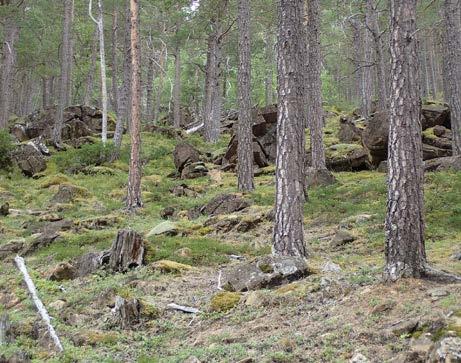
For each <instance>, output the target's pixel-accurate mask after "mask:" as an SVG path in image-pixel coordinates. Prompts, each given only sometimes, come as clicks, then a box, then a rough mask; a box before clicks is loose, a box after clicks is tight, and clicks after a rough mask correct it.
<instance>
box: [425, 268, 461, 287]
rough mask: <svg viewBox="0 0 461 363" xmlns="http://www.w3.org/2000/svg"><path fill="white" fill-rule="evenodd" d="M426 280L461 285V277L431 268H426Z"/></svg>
mask: <svg viewBox="0 0 461 363" xmlns="http://www.w3.org/2000/svg"><path fill="white" fill-rule="evenodd" d="M424 278H425V279H428V280H431V281H435V282H440V283H446V284H456V283H458V284H459V283H461V276H460V275H456V274H452V273H450V272H446V271H442V270H437V269H435V268H433V267H430V266H426V268H425V273H424Z"/></svg>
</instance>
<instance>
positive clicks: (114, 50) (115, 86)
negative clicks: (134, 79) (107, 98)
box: [110, 8, 120, 120]
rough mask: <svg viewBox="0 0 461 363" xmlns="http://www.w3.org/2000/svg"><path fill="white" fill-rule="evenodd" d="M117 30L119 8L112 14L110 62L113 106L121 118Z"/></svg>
mask: <svg viewBox="0 0 461 363" xmlns="http://www.w3.org/2000/svg"><path fill="white" fill-rule="evenodd" d="M117 32H118V9H117V8H115V9H114V13H113V14H112V32H111V35H112V39H111V40H112V49H111V53H110V58H111V60H110V62H111V69H112V108H113V110H114V111H115V114H116V115H117V120H118V119H119V118H120V110H119V97H120V96H119V90H118V82H117V80H118V61H117V38H118V37H117Z"/></svg>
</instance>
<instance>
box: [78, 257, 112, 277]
mask: <svg viewBox="0 0 461 363" xmlns="http://www.w3.org/2000/svg"><path fill="white" fill-rule="evenodd" d="M109 261H110V251H103V252H89V253H86V254H84V255H82V256H79V257H77V258H75V259H74V260H73V261H72V265H73V266H74V267H75V270H76V277H83V276H87V275H90V274H92V273H94V272H95V271H97V270H98V269H99V268H100V267H101V266H102V265H104V264H107V263H109Z"/></svg>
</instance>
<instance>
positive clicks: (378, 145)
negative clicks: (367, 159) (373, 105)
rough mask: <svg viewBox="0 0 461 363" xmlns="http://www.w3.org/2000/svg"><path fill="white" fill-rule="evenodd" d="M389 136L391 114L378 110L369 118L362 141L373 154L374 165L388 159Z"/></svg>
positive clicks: (371, 154)
mask: <svg viewBox="0 0 461 363" xmlns="http://www.w3.org/2000/svg"><path fill="white" fill-rule="evenodd" d="M388 137H389V115H388V114H387V112H377V113H375V114H374V115H373V117H372V118H371V119H370V120H369V122H368V126H367V127H366V128H365V130H364V131H363V134H362V143H363V145H364V146H365V148H366V149H367V150H368V152H369V154H370V156H371V162H372V163H373V165H375V166H378V165H379V163H380V162H381V161H384V160H386V159H387V139H388Z"/></svg>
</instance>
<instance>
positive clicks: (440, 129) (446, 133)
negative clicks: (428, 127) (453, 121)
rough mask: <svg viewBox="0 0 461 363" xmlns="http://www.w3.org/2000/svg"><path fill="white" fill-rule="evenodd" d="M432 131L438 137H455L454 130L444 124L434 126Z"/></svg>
mask: <svg viewBox="0 0 461 363" xmlns="http://www.w3.org/2000/svg"><path fill="white" fill-rule="evenodd" d="M432 132H433V133H434V135H435V136H437V137H443V138H446V139H450V140H451V139H452V138H453V133H452V131H451V130H449V129H447V128H446V127H445V126H442V125H436V126H434V127H433V129H432Z"/></svg>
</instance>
